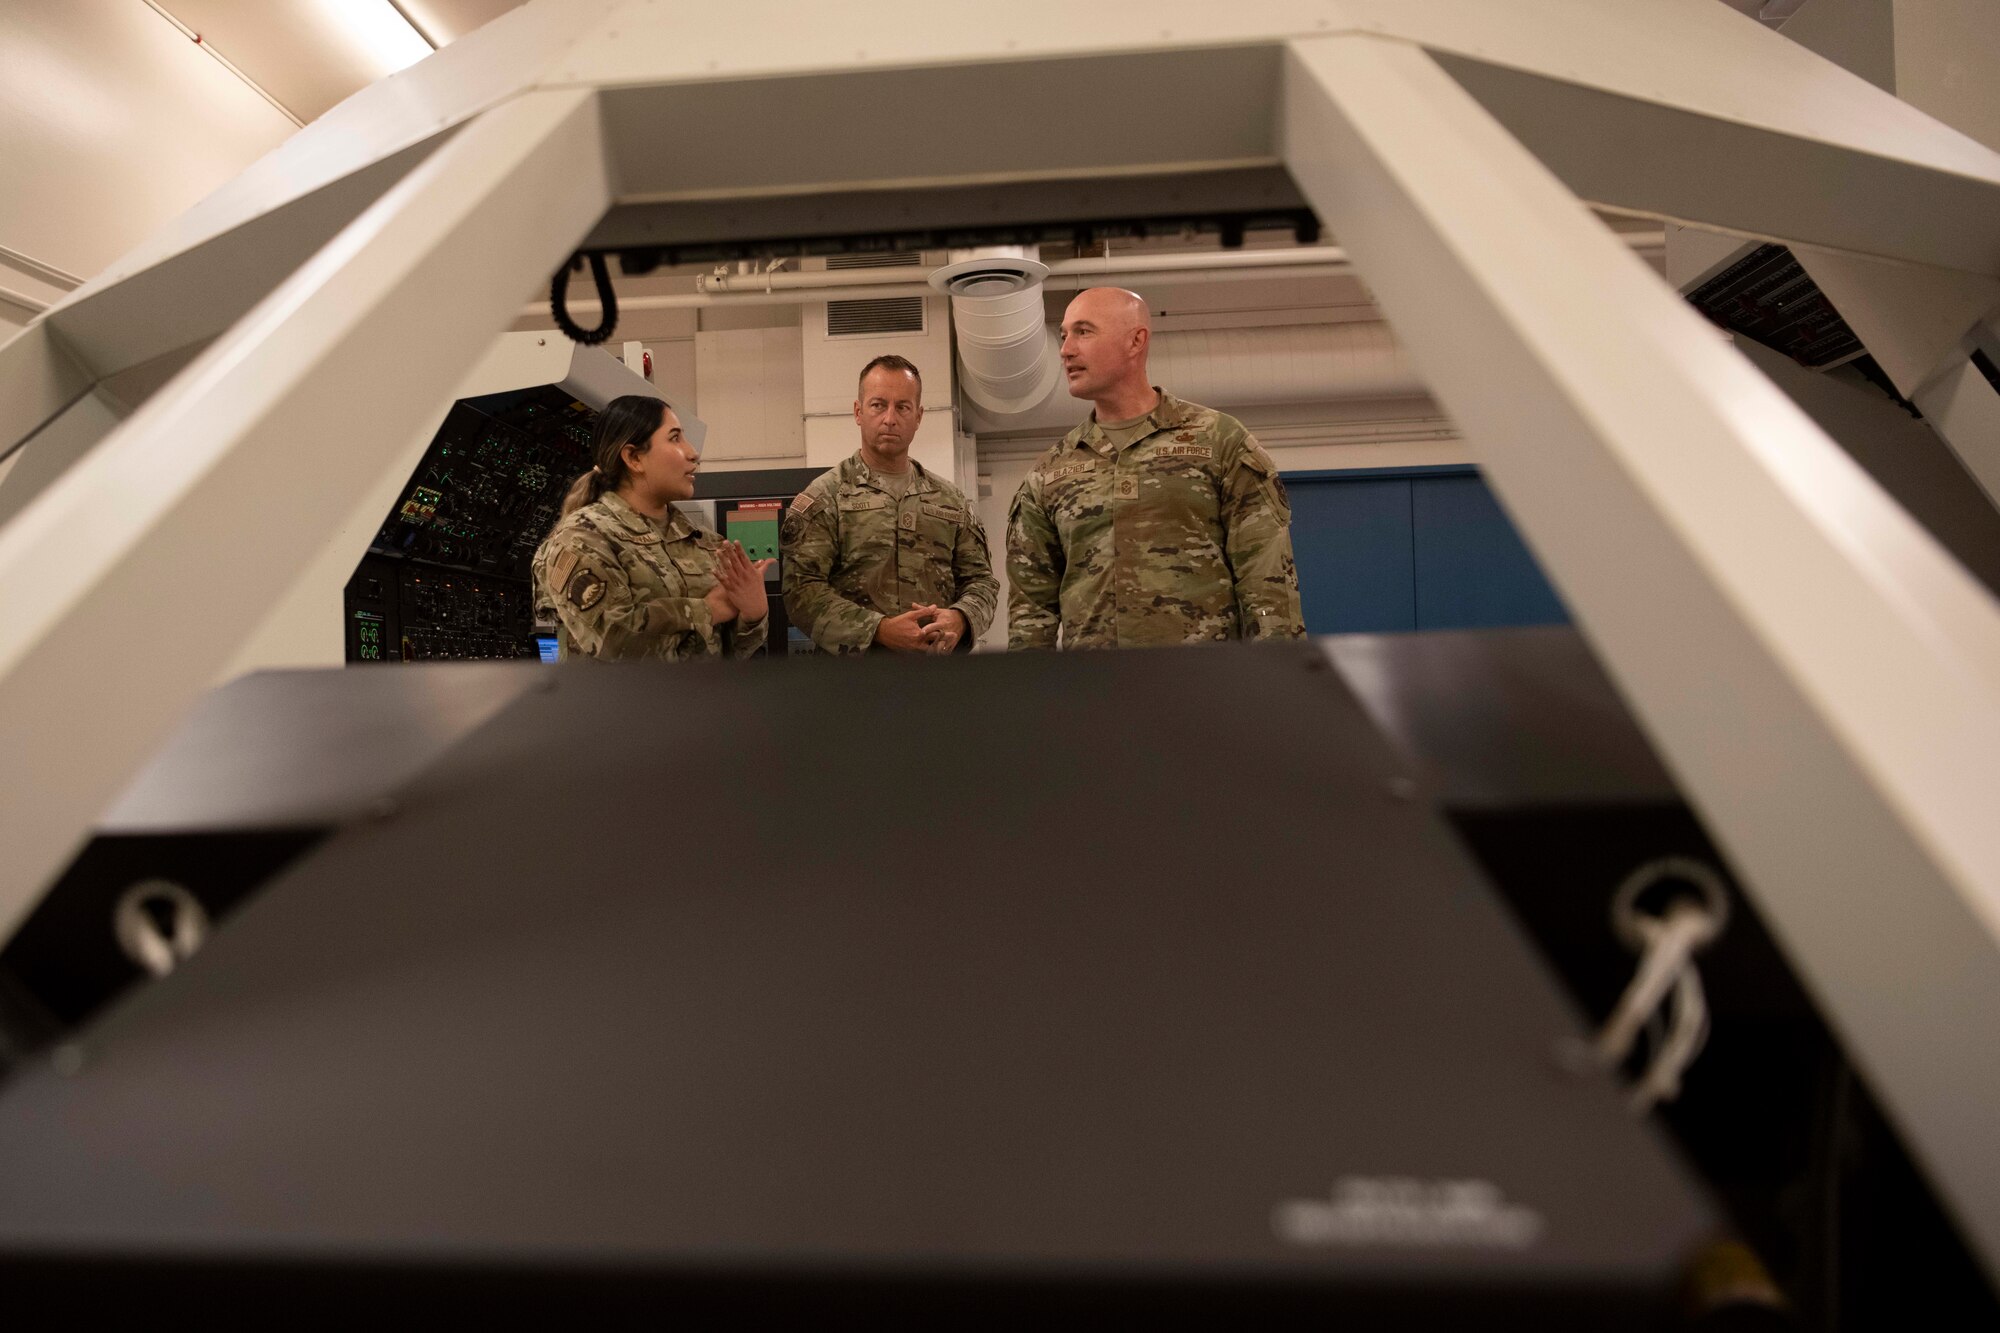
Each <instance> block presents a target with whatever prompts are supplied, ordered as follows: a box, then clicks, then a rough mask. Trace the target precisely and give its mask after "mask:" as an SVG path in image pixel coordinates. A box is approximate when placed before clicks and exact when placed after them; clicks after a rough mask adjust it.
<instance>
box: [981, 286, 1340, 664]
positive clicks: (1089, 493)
mask: <svg viewBox="0 0 2000 1333" xmlns="http://www.w3.org/2000/svg"><path fill="white" fill-rule="evenodd" d="M1151 338H1152V328H1151V320H1150V319H1149V312H1148V311H1147V309H1146V303H1145V301H1144V300H1143V299H1142V298H1140V297H1139V296H1138V295H1136V294H1134V293H1132V292H1128V291H1124V290H1122V289H1120V288H1116V287H1093V288H1091V289H1089V290H1088V291H1085V292H1080V293H1078V295H1077V297H1076V299H1075V300H1073V301H1071V302H1070V304H1069V309H1068V310H1067V311H1066V312H1065V313H1064V315H1063V324H1062V363H1063V373H1064V375H1065V377H1066V378H1067V379H1068V382H1069V391H1070V394H1071V396H1072V397H1076V398H1086V399H1089V400H1090V401H1091V403H1092V404H1093V407H1094V410H1093V411H1092V412H1091V414H1090V417H1089V418H1088V419H1087V420H1086V421H1085V422H1084V423H1083V424H1082V425H1081V426H1078V427H1077V428H1076V429H1075V430H1073V431H1071V432H1070V433H1069V434H1068V435H1067V436H1065V437H1064V438H1063V441H1062V443H1060V444H1058V445H1056V446H1055V447H1054V448H1053V449H1051V450H1049V451H1048V452H1047V453H1046V454H1044V455H1042V457H1041V459H1040V461H1039V462H1037V463H1036V465H1035V470H1034V471H1033V472H1031V473H1030V474H1029V475H1028V479H1027V480H1026V481H1024V482H1022V483H1021V489H1020V490H1019V491H1018V492H1017V493H1016V494H1015V496H1014V504H1013V508H1012V510H1011V511H1010V512H1009V514H1008V519H1007V578H1008V581H1009V583H1010V585H1011V587H1010V590H1009V594H1008V603H1007V607H1008V622H1007V646H1008V647H1009V648H1055V647H1062V648H1131V647H1142V646H1147V645H1153V644H1174V643H1206V642H1210V641H1214V640H1222V639H1296V638H1301V637H1303V636H1304V634H1305V621H1304V619H1303V617H1302V615H1301V613H1300V610H1299V580H1298V571H1297V569H1296V567H1295V566H1294V565H1293V563H1292V535H1291V521H1292V510H1291V502H1290V501H1289V500H1288V499H1287V498H1286V495H1285V487H1284V483H1283V482H1281V481H1279V480H1278V469H1277V466H1276V465H1275V464H1274V463H1273V462H1272V461H1271V456H1270V455H1269V454H1267V453H1265V452H1264V447H1263V446H1262V445H1260V444H1258V443H1257V441H1256V438H1255V437H1254V436H1252V435H1251V434H1250V432H1249V431H1247V430H1245V429H1244V428H1243V423H1242V422H1240V421H1238V420H1236V418H1234V417H1231V416H1227V415H1225V414H1223V413H1221V412H1217V411H1215V410H1213V409H1211V408H1207V407H1203V406H1201V405H1200V404H1198V403H1187V402H1182V401H1181V400H1180V399H1177V398H1175V397H1174V396H1173V395H1171V394H1168V393H1163V392H1161V391H1160V390H1159V389H1157V388H1155V387H1154V386H1153V384H1152V383H1151V382H1150V381H1149V379H1148V378H1147V375H1146V352H1147V346H1148V344H1149V343H1150V341H1151Z"/></svg>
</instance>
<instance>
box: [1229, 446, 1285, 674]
mask: <svg viewBox="0 0 2000 1333" xmlns="http://www.w3.org/2000/svg"><path fill="white" fill-rule="evenodd" d="M1238 429H1239V430H1240V429H1241V428H1240V427H1239V428H1238ZM1237 439H1238V443H1239V447H1238V448H1236V449H1235V450H1232V451H1230V456H1229V461H1228V462H1227V463H1226V464H1225V465H1224V467H1223V473H1222V528H1223V533H1224V551H1225V553H1226V554H1227V556H1228V558H1229V568H1230V570H1231V572H1232V573H1233V575H1234V577H1235V580H1236V614H1237V619H1238V620H1239V621H1240V622H1241V623H1242V626H1243V637H1244V638H1246V639H1300V638H1304V637H1305V632H1306V625H1305V615H1304V613H1303V612H1302V611H1301V610H1300V608H1299V572H1298V567H1297V566H1296V565H1295V564H1294V563H1293V562H1292V502H1291V500H1290V499H1289V498H1287V497H1286V495H1285V483H1284V482H1282V481H1280V480H1279V479H1278V467H1277V464H1276V463H1274V462H1273V461H1272V460H1271V455H1269V454H1268V453H1265V452H1264V446H1263V445H1261V444H1259V443H1257V438H1256V436H1254V435H1251V434H1249V433H1247V432H1244V433H1242V434H1240V435H1239V436H1238V437H1237Z"/></svg>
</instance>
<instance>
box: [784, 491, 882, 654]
mask: <svg viewBox="0 0 2000 1333" xmlns="http://www.w3.org/2000/svg"><path fill="white" fill-rule="evenodd" d="M806 496H811V497H812V503H811V504H810V505H808V506H807V507H806V508H805V509H804V510H803V511H802V510H801V509H800V508H799V502H798V501H797V500H794V501H793V502H792V508H791V509H790V510H789V511H787V512H786V514H785V526H784V529H783V531H782V532H780V533H779V538H778V541H779V545H778V553H779V556H780V557H781V558H780V561H779V564H780V565H781V566H782V568H783V569H784V595H785V614H786V615H787V616H789V617H790V618H791V622H792V623H793V624H794V625H797V626H798V627H799V628H800V629H802V630H804V631H805V632H806V633H807V634H808V635H810V636H811V637H812V641H813V642H814V643H816V644H818V645H819V646H820V647H821V648H824V649H829V650H839V649H846V650H848V651H852V652H858V651H860V650H861V649H864V648H866V647H867V646H868V645H869V644H871V643H873V642H875V627H876V626H877V625H879V624H881V623H882V616H881V613H880V612H878V611H876V610H875V609H874V608H872V607H866V606H862V605H861V604H859V603H858V602H850V601H848V600H847V599H846V598H845V597H842V596H841V595H840V594H839V593H837V592H835V591H834V590H833V584H832V583H831V582H829V580H830V579H831V578H832V577H833V566H834V561H836V560H837V559H839V558H840V540H839V538H838V537H837V536H836V535H835V533H834V529H833V510H834V506H835V505H836V503H837V501H835V499H834V498H833V497H832V496H830V495H827V494H824V493H821V492H818V491H816V490H813V489H808V490H807V491H806V492H805V493H804V495H802V496H801V497H800V498H801V499H804V498H805V497H806Z"/></svg>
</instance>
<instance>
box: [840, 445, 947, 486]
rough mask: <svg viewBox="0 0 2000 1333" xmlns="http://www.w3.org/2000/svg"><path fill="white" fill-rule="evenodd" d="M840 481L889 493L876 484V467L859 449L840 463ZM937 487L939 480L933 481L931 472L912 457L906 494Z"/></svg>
mask: <svg viewBox="0 0 2000 1333" xmlns="http://www.w3.org/2000/svg"><path fill="white" fill-rule="evenodd" d="M840 483H841V485H843V486H865V487H867V488H868V489H869V490H871V491H881V493H882V494H884V495H887V494H888V493H889V492H887V491H884V490H882V488H881V487H880V486H878V485H876V484H875V469H874V468H871V467H869V466H868V460H867V459H865V458H863V457H862V456H861V451H860V450H859V449H856V450H855V451H854V452H853V453H851V454H849V455H848V456H847V460H846V461H845V462H843V463H842V464H841V465H840ZM937 489H938V484H937V482H935V481H933V480H932V479H931V474H930V473H928V472H926V471H925V470H924V465H923V464H922V463H919V462H918V461H917V460H916V459H914V458H912V459H911V460H910V489H909V490H908V491H906V492H905V494H906V495H922V494H926V493H928V492H930V491H935V490H937Z"/></svg>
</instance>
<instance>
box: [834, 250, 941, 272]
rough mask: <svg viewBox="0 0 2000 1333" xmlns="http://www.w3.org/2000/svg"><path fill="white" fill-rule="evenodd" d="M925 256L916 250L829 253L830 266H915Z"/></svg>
mask: <svg viewBox="0 0 2000 1333" xmlns="http://www.w3.org/2000/svg"><path fill="white" fill-rule="evenodd" d="M923 262H924V257H923V256H922V255H920V254H917V253H915V252H914V251H900V250H880V251H875V252H872V253H868V254H855V255H828V256H827V257H826V266H827V267H828V268H915V267H917V265H919V264H921V263H923Z"/></svg>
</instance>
